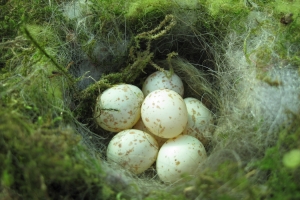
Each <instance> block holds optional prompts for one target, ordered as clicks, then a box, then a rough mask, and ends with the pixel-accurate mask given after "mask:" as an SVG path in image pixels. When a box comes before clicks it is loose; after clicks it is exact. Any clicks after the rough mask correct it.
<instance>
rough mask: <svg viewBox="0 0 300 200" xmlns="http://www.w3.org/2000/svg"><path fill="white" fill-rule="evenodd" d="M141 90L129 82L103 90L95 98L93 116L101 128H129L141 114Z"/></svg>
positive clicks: (113, 130)
mask: <svg viewBox="0 0 300 200" xmlns="http://www.w3.org/2000/svg"><path fill="white" fill-rule="evenodd" d="M143 100H144V95H143V93H142V91H141V90H140V89H139V88H138V87H136V86H134V85H130V84H120V85H116V86H113V87H111V88H109V89H107V90H105V91H104V92H103V93H102V94H100V95H99V96H98V98H97V102H96V108H95V112H94V117H95V119H96V122H97V123H98V124H99V126H101V127H102V128H103V129H105V130H107V131H112V132H119V131H122V130H125V129H128V128H131V127H132V126H133V125H134V124H135V123H136V122H137V121H138V120H139V118H140V116H141V114H140V113H141V105H142V102H143Z"/></svg>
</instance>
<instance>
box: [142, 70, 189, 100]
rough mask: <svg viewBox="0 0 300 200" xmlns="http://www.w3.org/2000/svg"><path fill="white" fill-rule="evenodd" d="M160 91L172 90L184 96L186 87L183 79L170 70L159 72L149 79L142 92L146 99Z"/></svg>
mask: <svg viewBox="0 0 300 200" xmlns="http://www.w3.org/2000/svg"><path fill="white" fill-rule="evenodd" d="M158 89H170V90H173V91H175V92H177V93H178V94H179V95H180V96H183V93H184V87H183V83H182V81H181V79H180V78H179V76H177V75H176V74H175V73H172V74H171V72H170V71H168V70H164V71H163V72H161V71H157V72H154V73H153V74H151V75H150V76H148V77H147V79H146V80H145V82H144V84H143V88H142V91H143V93H144V96H145V97H146V96H147V95H148V94H149V93H150V92H152V91H154V90H158Z"/></svg>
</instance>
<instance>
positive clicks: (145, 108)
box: [141, 89, 188, 138]
mask: <svg viewBox="0 0 300 200" xmlns="http://www.w3.org/2000/svg"><path fill="white" fill-rule="evenodd" d="M141 116H142V120H143V122H144V124H145V126H146V127H147V129H148V130H149V131H150V132H151V133H153V134H154V135H157V136H158V137H162V138H173V137H176V136H177V135H179V134H180V133H182V131H183V130H184V129H185V126H186V124H187V120H188V114H187V109H186V105H185V103H184V101H183V99H182V97H181V96H180V95H179V94H178V93H177V92H174V91H173V90H169V89H161V90H155V91H153V92H151V93H150V94H148V96H147V97H146V98H145V100H144V102H143V104H142V108H141Z"/></svg>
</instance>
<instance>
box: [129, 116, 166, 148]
mask: <svg viewBox="0 0 300 200" xmlns="http://www.w3.org/2000/svg"><path fill="white" fill-rule="evenodd" d="M132 128H133V129H138V130H141V131H144V132H146V133H149V134H150V135H151V136H153V137H154V139H155V140H156V141H157V144H158V146H159V147H161V146H162V145H163V144H164V143H165V142H166V141H167V140H168V139H166V138H161V137H158V136H157V135H154V134H153V133H151V131H149V130H148V129H147V127H146V126H145V124H144V122H143V120H142V118H140V119H139V121H138V122H137V123H136V124H135V125H134V126H133V127H132Z"/></svg>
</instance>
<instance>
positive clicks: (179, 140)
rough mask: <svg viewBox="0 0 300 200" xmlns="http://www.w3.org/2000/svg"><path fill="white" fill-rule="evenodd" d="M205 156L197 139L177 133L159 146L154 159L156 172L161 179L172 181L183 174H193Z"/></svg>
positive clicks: (203, 149) (202, 147) (178, 178)
mask: <svg viewBox="0 0 300 200" xmlns="http://www.w3.org/2000/svg"><path fill="white" fill-rule="evenodd" d="M206 157H207V156H206V151H205V148H204V146H203V144H202V143H201V142H200V141H199V140H197V139H196V138H194V137H192V136H189V135H179V136H178V137H176V138H172V139H169V140H168V141H167V142H166V143H165V144H164V145H163V146H162V147H161V148H160V150H159V152H158V156H157V160H156V170H157V174H158V176H159V178H160V179H161V180H162V181H164V182H169V183H173V182H175V181H178V180H180V179H181V178H182V176H183V175H193V174H194V172H195V171H196V169H197V168H198V166H199V164H200V163H202V162H203V161H204V160H205V159H206Z"/></svg>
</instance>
